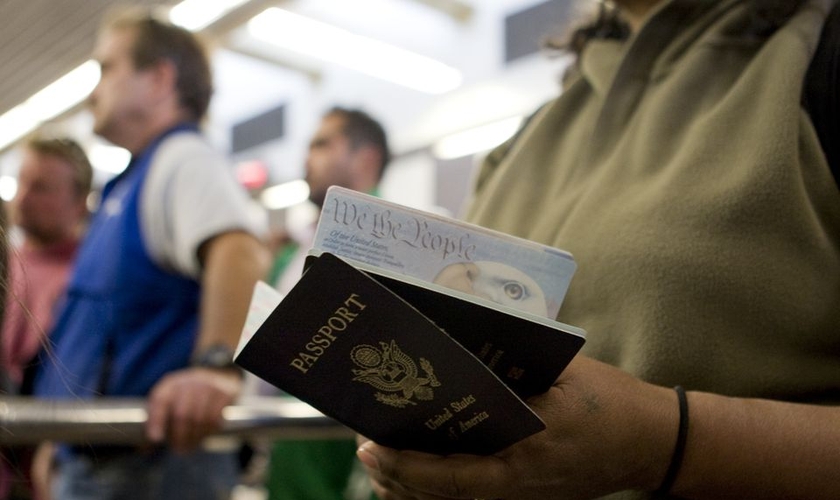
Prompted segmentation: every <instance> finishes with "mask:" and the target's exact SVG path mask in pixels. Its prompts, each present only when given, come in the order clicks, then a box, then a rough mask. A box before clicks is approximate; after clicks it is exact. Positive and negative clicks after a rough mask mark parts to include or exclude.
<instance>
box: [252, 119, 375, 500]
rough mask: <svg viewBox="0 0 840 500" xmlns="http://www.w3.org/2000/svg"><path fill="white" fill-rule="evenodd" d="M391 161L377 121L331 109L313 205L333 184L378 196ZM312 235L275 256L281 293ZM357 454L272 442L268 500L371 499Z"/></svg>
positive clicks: (344, 447) (340, 444) (336, 442)
mask: <svg viewBox="0 0 840 500" xmlns="http://www.w3.org/2000/svg"><path fill="white" fill-rule="evenodd" d="M389 160H390V153H389V150H388V141H387V135H386V133H385V130H384V128H383V127H382V125H381V124H380V123H379V122H378V121H377V120H376V119H374V118H373V117H371V116H370V115H369V114H367V113H366V112H364V111H362V110H359V109H350V108H343V107H333V108H331V109H330V110H328V111H327V112H326V113H325V114H324V115H323V116H322V118H321V122H320V124H319V126H318V129H317V130H316V132H315V134H314V135H313V137H312V139H311V140H310V143H309V153H308V155H307V158H306V182H307V184H308V185H309V200H310V201H311V202H313V203H314V204H315V205H317V206H318V207H319V208H320V207H322V205H323V203H324V198H325V197H326V195H327V189H328V188H329V187H330V186H334V185H335V186H341V187H345V188H348V189H353V190H355V191H359V192H363V193H368V194H375V193H376V190H377V186H378V184H379V181H380V180H381V179H382V175H383V173H384V172H385V169H386V167H387V165H388V162H389ZM314 230H315V228H314V226H311V227H309V228H308V231H307V232H306V234H302V235H297V237H296V238H294V239H291V240H290V242H289V243H288V244H287V245H286V246H285V247H283V248H281V249H280V250H279V251H278V252H277V254H276V255H277V258H276V260H275V264H276V265H275V266H274V268H273V270H272V272H273V276H270V277H269V279H270V281H271V282H272V283H274V284H275V287H276V288H277V289H278V291H280V292H281V293H283V294H286V293H288V291H289V290H290V289H291V288H292V287H293V286H294V284H295V283H296V282H297V280H298V279H299V278H300V276H301V273H302V272H303V264H304V259H305V257H306V253H307V252H308V251H309V249H310V248H311V247H312V241H313V240H314V238H315V233H314ZM355 451H356V445H355V441H354V440H353V439H327V440H307V439H302V440H293V439H286V440H280V441H276V442H274V443H273V444H272V445H271V450H270V455H269V462H268V470H267V476H266V489H267V490H268V498H269V499H270V500H333V499H336V498H358V497H362V498H368V497H369V496H370V493H369V487H368V486H367V482H366V481H364V480H362V481H353V480H352V478H353V477H355V476H354V475H353V471H354V470H355V467H356V465H357V464H358V462H357V461H356V458H355ZM361 477H362V478H363V477H364V474H363V473H362V474H361ZM359 490H362V491H363V492H361V493H360V492H359ZM348 495H349V496H348Z"/></svg>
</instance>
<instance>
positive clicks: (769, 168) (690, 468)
mask: <svg viewBox="0 0 840 500" xmlns="http://www.w3.org/2000/svg"><path fill="white" fill-rule="evenodd" d="M833 4H834V2H832V1H823V0H800V1H793V0H779V1H771V0H703V1H697V0H615V2H614V5H615V6H616V7H617V9H618V10H615V11H613V10H612V8H611V6H612V3H609V4H608V5H606V4H605V5H604V8H605V10H604V16H603V17H602V18H601V22H599V23H597V24H598V25H597V26H591V27H586V29H584V30H582V31H579V32H578V35H579V36H578V37H576V38H575V41H576V42H577V46H578V47H581V48H582V51H581V52H580V54H579V58H578V61H577V64H576V66H575V67H574V68H573V70H572V71H573V74H571V75H570V76H569V77H568V78H566V79H565V85H566V87H565V90H564V92H563V94H562V95H560V96H559V97H558V98H557V99H556V100H554V101H552V102H550V103H549V104H548V105H546V106H544V107H543V108H541V109H540V110H539V111H538V112H537V113H536V114H535V116H534V117H533V118H532V119H531V120H530V121H529V123H528V124H527V125H526V126H525V127H524V129H523V130H522V131H520V133H519V134H518V136H517V137H515V138H514V139H512V141H511V142H509V143H508V144H506V145H503V146H501V147H500V148H498V149H496V150H495V151H494V152H492V153H491V154H490V155H489V156H488V157H487V159H486V161H485V163H484V164H483V166H482V169H481V170H480V172H479V174H478V177H477V180H476V186H475V192H474V194H473V197H472V199H471V205H470V210H469V211H468V216H467V218H468V219H469V220H470V221H471V222H474V223H477V224H479V225H483V226H487V227H490V228H493V229H497V230H500V231H503V232H506V233H511V234H514V235H517V236H520V237H523V238H527V239H531V240H535V241H540V242H542V243H546V244H550V245H553V246H556V247H559V248H564V249H567V250H569V251H571V252H572V253H573V254H574V255H575V258H576V260H577V262H578V271H577V274H576V276H575V279H574V280H573V282H572V285H571V288H570V290H569V292H568V294H567V296H566V300H565V303H564V304H563V307H562V309H561V310H560V313H559V315H558V319H560V320H561V321H563V322H565V323H569V324H573V325H576V326H580V327H583V328H584V329H585V330H586V331H587V332H588V336H587V342H586V345H585V346H584V348H583V350H582V352H581V353H580V355H578V356H577V357H576V358H575V359H574V360H573V361H572V363H571V364H570V365H569V366H568V367H567V368H566V369H565V371H564V372H563V373H562V375H561V376H560V377H559V378H558V380H557V381H556V383H555V384H554V386H553V387H552V388H551V389H550V390H549V391H547V392H546V393H545V394H542V395H539V396H537V397H534V398H532V399H530V400H529V404H530V405H531V407H532V408H533V409H534V411H535V412H536V413H537V414H538V415H539V416H540V417H542V419H543V420H544V421H545V422H546V424H547V429H546V430H545V431H543V432H540V433H538V434H536V435H534V436H532V437H530V438H528V439H525V440H523V441H522V442H520V443H517V444H515V445H513V446H511V447H509V448H508V449H506V450H504V451H502V452H500V453H498V454H495V455H492V456H470V455H459V456H450V457H441V456H435V455H429V454H423V453H417V452H411V451H397V450H392V449H388V448H385V447H382V446H380V445H376V444H375V443H372V442H369V441H367V440H365V439H364V438H360V441H361V444H360V449H359V451H358V454H359V457H360V459H361V460H362V461H363V462H364V464H365V465H366V468H367V470H368V473H369V474H370V477H371V479H372V482H373V484H374V489H375V491H376V493H377V494H378V495H379V497H380V498H381V499H383V500H395V499H400V500H401V499H424V500H427V499H432V498H434V499H451V498H488V499H489V498H516V499H545V498H564V499H578V498H596V497H605V498H615V499H618V498H664V497H674V498H676V497H679V498H696V499H702V498H715V499H718V498H779V499H790V498H808V499H819V498H826V499H828V498H836V497H837V494H838V492H840V476H838V475H837V474H836V470H837V468H838V466H840V425H838V424H840V406H838V405H840V307H838V305H840V193H838V187H837V184H836V182H835V179H834V178H832V169H831V167H832V163H831V162H830V161H829V158H830V157H828V156H827V154H826V151H825V150H824V146H825V145H830V144H831V141H836V139H837V137H836V135H831V134H824V133H821V130H823V128H822V127H821V126H820V125H819V120H817V119H815V118H816V116H818V113H819V112H820V111H823V110H822V109H820V108H821V107H826V106H829V105H830V103H831V102H832V101H831V100H827V101H822V102H821V103H820V101H819V100H816V101H815V100H814V99H813V98H812V97H813V96H811V95H809V94H810V88H811V85H810V84H809V82H811V81H813V80H812V78H818V80H817V82H820V83H822V84H823V86H826V84H829V85H827V88H828V89H832V90H831V92H830V95H829V96H828V97H829V98H832V97H833V95H834V94H836V88H837V87H836V84H837V81H836V75H835V73H836V67H837V58H836V56H835V58H834V64H833V65H827V66H828V67H829V68H831V69H832V70H835V71H833V72H832V73H830V72H823V73H822V74H816V75H815V74H813V73H811V71H812V70H813V69H814V67H813V66H812V61H819V60H820V57H819V56H820V54H821V53H822V51H823V50H824V49H827V50H828V52H827V54H828V55H831V54H837V53H838V51H837V50H836V48H837V44H836V43H835V44H834V45H829V47H825V45H824V44H823V45H821V39H822V41H823V42H825V41H826V40H832V39H833V40H835V41H836V40H837V39H836V38H833V37H832V36H829V35H831V33H830V32H831V31H832V30H833V29H834V28H836V27H837V26H838V25H837V21H838V17H837V15H836V12H837V8H835V9H834V11H831V10H830V9H831V8H832V6H833ZM829 12H832V15H831V17H827V16H828V15H829ZM827 18H828V19H830V20H831V21H832V22H833V24H832V23H831V22H826V19H827ZM617 21H618V22H617ZM834 34H835V35H836V31H834ZM827 36H828V38H826V37H827ZM821 37H822V38H821ZM818 48H819V50H818ZM815 52H816V53H817V56H818V57H816V58H815V57H814V54H815ZM818 73H819V72H818ZM803 101H804V102H806V103H809V105H808V106H806V107H803V105H802V103H803ZM829 109H833V110H834V114H833V119H834V120H835V122H834V129H836V120H837V114H836V107H835V108H829ZM829 114H830V113H829ZM829 129H830V130H831V129H832V128H831V127H829ZM833 166H834V167H835V168H836V164H834V165H833ZM511 334H512V335H515V334H516V332H511ZM526 341H527V340H526V339H523V342H526ZM534 348H535V349H538V348H539V346H534ZM491 418H492V417H491ZM511 425H515V422H512V423H511Z"/></svg>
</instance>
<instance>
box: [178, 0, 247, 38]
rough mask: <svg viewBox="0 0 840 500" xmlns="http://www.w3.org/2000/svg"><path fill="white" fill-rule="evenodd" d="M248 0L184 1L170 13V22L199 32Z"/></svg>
mask: <svg viewBox="0 0 840 500" xmlns="http://www.w3.org/2000/svg"><path fill="white" fill-rule="evenodd" d="M247 1H248V0H184V1H183V2H181V3H179V4H178V5H176V6H174V7H172V9H171V10H170V11H169V20H170V21H172V24H177V25H178V26H181V27H182V28H185V29H188V30H190V31H199V30H202V29H204V28H206V27H207V26H210V25H211V24H212V23H213V22H214V21H216V20H217V19H219V18H221V17H222V16H224V15H225V14H227V13H228V12H230V11H232V10H233V9H235V8H237V7H239V6H240V5H242V4H244V3H245V2H247Z"/></svg>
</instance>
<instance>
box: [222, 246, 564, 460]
mask: <svg viewBox="0 0 840 500" xmlns="http://www.w3.org/2000/svg"><path fill="white" fill-rule="evenodd" d="M533 350H535V351H538V352H539V351H541V348H540V347H539V346H538V345H535V346H533ZM235 361H236V363H237V364H238V365H240V366H241V367H243V368H245V369H246V370H248V371H250V372H252V373H254V374H255V375H257V376H258V377H260V378H262V379H264V380H266V381H267V382H269V383H271V384H273V385H275V386H277V387H278V388H280V389H282V390H283V391H285V392H287V393H289V394H291V395H293V396H295V397H297V398H298V399H300V400H302V401H305V402H306V403H309V404H310V405H312V406H313V407H314V408H316V409H318V410H319V411H321V412H322V413H324V414H325V415H327V416H329V417H332V418H334V419H335V420H337V421H339V422H341V423H342V424H344V425H346V426H347V427H349V428H351V429H353V430H354V431H356V432H358V433H360V434H362V435H364V436H366V437H368V438H371V439H373V440H374V441H376V442H378V443H380V444H383V445H385V446H389V447H392V448H396V449H411V450H418V451H425V452H430V453H436V454H442V455H448V454H452V453H472V454H491V453H495V452H497V451H500V450H503V449H505V448H507V447H508V446H510V445H512V444H514V443H516V442H517V441H520V440H522V439H524V438H526V437H528V436H530V435H532V434H535V433H537V432H539V431H541V430H543V429H544V428H545V425H544V423H543V422H542V421H541V420H540V419H539V417H538V416H537V415H536V414H535V413H534V412H533V411H532V410H531V409H530V408H529V407H528V406H527V405H526V404H525V403H524V402H523V401H522V399H521V398H520V397H519V396H517V394H515V393H514V392H513V391H512V390H511V388H510V387H509V386H508V384H506V383H505V382H504V381H502V380H501V379H500V378H499V377H498V376H497V375H496V374H494V373H493V371H491V370H490V369H489V368H488V367H487V366H486V365H485V363H482V361H481V360H479V359H478V358H477V357H476V356H475V355H474V354H472V353H471V352H470V351H469V350H468V349H466V348H465V347H464V346H462V345H461V344H460V343H459V342H458V341H456V340H455V339H454V338H453V337H452V336H450V335H448V334H447V333H445V332H444V331H443V330H441V328H440V327H439V326H438V325H436V324H435V323H434V322H433V321H432V320H430V319H429V318H428V317H427V316H426V315H425V314H423V313H421V312H420V311H419V310H418V309H417V308H415V307H414V306H413V305H411V304H409V303H408V302H407V301H406V300H404V299H403V298H401V297H400V296H399V295H398V294H396V293H394V292H393V291H391V290H389V289H388V288H386V286H384V285H383V284H382V283H380V282H379V281H377V280H376V279H374V278H373V277H371V276H369V275H368V274H366V273H365V272H363V271H361V270H359V269H357V268H356V267H354V266H352V265H350V264H348V263H347V262H345V261H343V260H342V259H340V258H338V257H335V256H334V255H332V254H329V253H323V254H321V255H320V256H319V257H317V258H316V259H314V260H310V265H309V267H308V268H307V270H306V272H305V273H304V275H303V276H302V277H301V279H300V281H299V282H298V283H297V285H296V286H295V287H294V288H293V289H292V290H291V291H290V292H289V293H288V295H287V296H286V297H285V298H284V299H283V300H282V301H281V303H280V304H279V305H278V306H277V308H276V309H275V310H274V311H273V312H272V313H271V314H270V316H269V317H268V319H267V320H266V321H265V322H264V323H263V324H262V326H261V327H260V328H259V329H258V330H257V331H256V333H255V334H254V335H253V337H251V339H250V340H249V341H248V343H247V344H246V345H245V346H244V347H243V348H242V349H241V350H240V352H239V355H238V356H237V357H236V360H235ZM563 366H565V365H563ZM563 366H561V367H560V368H559V369H560V370H562V367H563ZM557 373H559V371H558V372H557ZM545 389H547V386H546V387H544V388H543V390H545ZM528 392H530V391H528Z"/></svg>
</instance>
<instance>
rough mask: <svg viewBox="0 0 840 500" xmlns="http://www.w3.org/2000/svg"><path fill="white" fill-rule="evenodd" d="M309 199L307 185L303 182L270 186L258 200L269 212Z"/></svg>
mask: <svg viewBox="0 0 840 500" xmlns="http://www.w3.org/2000/svg"><path fill="white" fill-rule="evenodd" d="M307 199H309V184H307V183H306V181H304V180H297V181H291V182H286V183H284V184H278V185H276V186H271V187H270V188H267V189H266V190H265V191H263V192H262V195H260V200H261V201H262V203H263V205H264V206H265V207H266V208H268V209H269V210H280V209H281V208H288V207H291V206H292V205H297V204H298V203H302V202H304V201H306V200H307Z"/></svg>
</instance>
